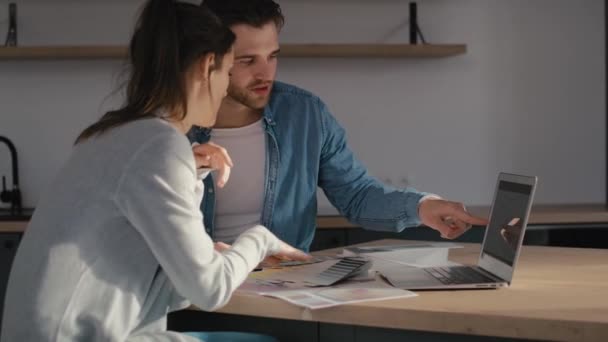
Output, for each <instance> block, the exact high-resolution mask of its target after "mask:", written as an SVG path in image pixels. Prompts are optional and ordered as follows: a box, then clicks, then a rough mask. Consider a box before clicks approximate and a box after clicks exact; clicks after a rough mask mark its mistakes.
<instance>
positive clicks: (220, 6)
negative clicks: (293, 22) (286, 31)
mask: <svg viewBox="0 0 608 342" xmlns="http://www.w3.org/2000/svg"><path fill="white" fill-rule="evenodd" d="M201 6H202V7H207V8H209V9H210V10H211V11H213V13H215V15H217V16H218V17H220V19H221V20H222V21H223V22H224V24H226V25H227V26H232V25H235V24H247V25H250V26H253V27H258V28H259V27H262V26H263V25H265V24H267V23H269V22H271V21H272V22H274V23H275V25H277V28H278V29H281V28H282V27H283V24H284V23H285V17H283V13H282V12H281V6H279V4H277V3H276V2H274V1H273V0H204V1H203V3H202V4H201Z"/></svg>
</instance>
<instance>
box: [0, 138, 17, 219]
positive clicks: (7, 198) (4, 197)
mask: <svg viewBox="0 0 608 342" xmlns="http://www.w3.org/2000/svg"><path fill="white" fill-rule="evenodd" d="M0 142H3V143H5V144H6V146H8V149H9V150H10V152H11V165H12V169H13V189H12V190H7V189H6V177H4V176H2V192H0V201H2V202H3V203H10V204H11V215H19V214H21V209H22V208H21V192H20V191H19V166H18V165H17V150H16V149H15V145H13V143H12V142H11V141H10V140H9V139H8V138H6V137H3V136H0Z"/></svg>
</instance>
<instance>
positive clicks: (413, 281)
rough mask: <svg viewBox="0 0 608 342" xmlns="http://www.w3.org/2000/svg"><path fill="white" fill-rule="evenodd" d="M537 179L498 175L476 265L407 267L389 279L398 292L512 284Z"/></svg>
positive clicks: (494, 286) (505, 174)
mask: <svg viewBox="0 0 608 342" xmlns="http://www.w3.org/2000/svg"><path fill="white" fill-rule="evenodd" d="M536 181H537V179H536V177H527V176H521V175H514V174H508V173H500V174H499V175H498V182H497V184H496V190H495V193H494V201H493V202H492V209H491V211H490V222H489V224H488V226H487V228H486V232H485V236H484V239H483V244H482V248H481V254H480V256H479V260H478V262H477V265H474V266H466V265H454V266H444V267H424V268H415V267H408V268H407V270H405V271H404V272H399V275H398V276H396V277H391V279H390V281H391V283H392V284H393V285H394V286H396V287H399V288H403V289H410V290H420V289H458V288H463V289H464V288H497V287H506V286H509V285H510V284H511V280H512V279H513V271H514V270H515V264H516V263H517V258H518V256H519V253H520V251H521V246H522V244H523V240H524V232H525V230H526V225H527V223H528V216H529V215H530V208H531V207H532V198H533V197H534V190H535V188H536Z"/></svg>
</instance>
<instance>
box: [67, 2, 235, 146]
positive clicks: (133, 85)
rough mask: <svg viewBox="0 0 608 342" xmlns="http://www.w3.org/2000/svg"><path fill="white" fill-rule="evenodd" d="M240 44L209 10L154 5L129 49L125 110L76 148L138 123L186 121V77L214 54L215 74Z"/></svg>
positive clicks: (90, 130) (148, 5)
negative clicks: (156, 118) (119, 128)
mask: <svg viewBox="0 0 608 342" xmlns="http://www.w3.org/2000/svg"><path fill="white" fill-rule="evenodd" d="M235 39H236V38H235V36H234V33H232V31H230V29H229V28H228V27H227V26H226V25H224V24H223V23H222V22H221V20H220V19H219V18H218V17H217V16H216V15H214V14H213V12H211V11H210V10H208V9H207V8H204V7H201V6H197V5H193V4H188V3H182V2H178V1H174V0H149V1H148V2H147V3H146V5H145V7H144V8H143V10H142V12H141V15H140V17H139V19H138V21H137V25H136V26H135V32H134V33H133V37H132V38H131V43H130V45H129V74H128V81H127V86H126V101H125V104H124V106H123V107H122V108H120V109H118V110H114V111H109V112H107V113H106V114H105V115H103V116H102V117H101V119H100V120H99V121H97V122H96V123H94V124H93V125H91V126H89V127H88V128H86V129H85V130H84V131H83V132H82V133H81V134H80V136H79V137H78V139H76V143H79V142H81V141H83V140H85V139H87V138H89V137H91V136H94V135H98V134H101V133H103V132H105V131H107V130H109V129H111V128H114V127H117V126H120V125H123V124H125V123H128V122H131V121H135V120H138V119H143V118H149V117H163V118H171V119H177V120H181V119H183V118H184V117H185V115H186V104H187V93H186V74H187V73H186V72H187V71H188V70H189V69H190V67H191V66H192V65H193V64H194V63H196V62H198V61H200V59H201V58H202V57H204V56H205V55H207V54H208V53H213V54H215V65H214V68H220V67H221V62H222V59H223V56H224V55H225V54H226V53H227V52H228V51H230V49H231V48H232V44H233V43H234V41H235ZM161 111H162V112H161Z"/></svg>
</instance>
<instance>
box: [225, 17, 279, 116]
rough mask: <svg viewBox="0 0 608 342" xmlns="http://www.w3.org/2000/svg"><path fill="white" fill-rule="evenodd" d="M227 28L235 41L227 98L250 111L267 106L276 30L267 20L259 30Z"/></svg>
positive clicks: (239, 26)
mask: <svg viewBox="0 0 608 342" xmlns="http://www.w3.org/2000/svg"><path fill="white" fill-rule="evenodd" d="M231 29H232V31H233V32H234V34H235V35H236V41H235V43H234V66H233V67H232V71H231V74H232V76H231V77H230V85H229V86H228V98H229V99H231V100H234V101H236V102H238V103H241V104H243V105H244V106H247V107H249V108H252V109H262V108H264V106H266V104H267V103H268V99H269V98H270V91H271V89H272V83H273V81H274V78H275V75H276V72H277V54H278V53H279V33H278V30H277V27H276V25H275V23H274V22H272V21H271V22H269V23H267V24H265V25H264V26H262V27H261V28H256V27H253V26H249V25H246V24H237V25H233V26H232V27H231Z"/></svg>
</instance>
